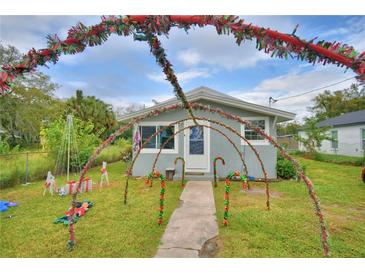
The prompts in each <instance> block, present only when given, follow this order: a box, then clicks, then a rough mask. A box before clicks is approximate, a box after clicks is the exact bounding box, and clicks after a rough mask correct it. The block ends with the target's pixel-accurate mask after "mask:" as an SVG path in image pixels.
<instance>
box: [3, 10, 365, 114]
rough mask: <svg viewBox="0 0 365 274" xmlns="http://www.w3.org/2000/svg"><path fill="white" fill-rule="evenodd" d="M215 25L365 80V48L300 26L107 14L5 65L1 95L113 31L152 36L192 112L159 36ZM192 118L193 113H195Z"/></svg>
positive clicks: (270, 49)
mask: <svg viewBox="0 0 365 274" xmlns="http://www.w3.org/2000/svg"><path fill="white" fill-rule="evenodd" d="M207 25H211V26H214V27H215V28H216V31H217V33H218V34H227V35H229V34H230V33H232V34H233V35H234V37H235V39H236V43H237V44H238V45H240V44H241V43H242V42H244V41H246V40H254V39H255V40H256V48H257V49H258V50H263V51H264V52H265V53H268V54H270V55H271V56H272V57H277V58H285V59H287V58H288V57H292V58H296V59H298V60H302V61H307V62H309V63H312V64H316V63H322V64H323V65H326V64H335V65H338V66H345V67H347V68H350V69H352V70H353V71H354V72H355V73H357V74H358V79H359V80H360V81H365V52H363V53H359V52H357V51H356V50H355V49H354V48H353V47H352V46H349V45H347V44H341V43H339V42H327V41H324V40H319V41H318V42H315V40H318V39H317V37H315V38H313V39H311V40H310V41H306V40H304V39H300V38H299V37H298V36H297V35H296V34H295V32H296V29H297V28H296V29H295V30H294V31H293V32H292V33H291V34H284V33H280V32H277V31H273V30H270V29H266V28H262V27H258V26H254V25H252V24H246V23H244V20H243V19H239V18H238V16H233V15H229V16H222V15H216V16H211V15H207V16H144V15H134V16H119V17H116V16H109V17H102V22H101V23H99V24H97V25H94V26H90V27H88V26H85V25H84V24H82V23H78V24H77V25H76V26H74V27H72V28H71V29H70V30H69V31H68V36H67V38H66V39H65V40H60V39H59V38H58V36H57V35H53V36H51V35H49V36H48V47H47V48H45V49H40V50H35V49H31V50H30V51H29V52H28V53H27V55H26V56H25V57H24V59H23V61H22V62H21V63H19V64H16V65H14V66H11V65H6V64H4V65H2V67H1V70H0V94H5V93H6V92H9V90H10V89H11V86H12V84H13V82H14V80H15V78H17V77H19V76H21V75H24V74H25V73H29V72H32V71H34V70H35V69H36V68H37V66H39V65H40V66H46V65H47V63H54V64H55V63H57V62H58V60H59V57H60V56H61V54H76V53H80V52H82V51H84V50H85V48H86V47H87V46H90V47H92V46H96V45H101V44H102V43H104V42H105V41H106V40H107V39H108V38H109V36H110V35H111V34H114V33H115V34H117V35H120V36H128V35H133V38H134V39H135V40H138V41H147V42H148V43H149V45H150V47H151V52H152V54H154V55H155V57H156V61H157V62H158V63H159V64H160V66H161V67H162V68H163V69H164V72H165V74H166V76H167V79H168V80H169V81H170V82H171V83H172V84H173V86H174V88H175V92H176V94H177V96H178V97H179V98H180V99H181V100H182V102H183V105H184V107H185V108H186V109H188V111H189V113H190V115H192V111H191V108H190V106H189V103H188V102H187V101H186V98H185V95H184V93H183V92H182V90H181V88H180V89H179V88H178V85H176V84H177V81H176V83H174V82H175V77H174V74H173V71H172V68H171V67H172V66H171V64H170V63H169V62H168V61H167V59H166V56H165V55H164V52H161V49H162V48H161V47H160V43H159V41H158V40H157V39H156V38H157V36H156V35H161V34H165V35H168V33H169V31H170V29H171V28H172V27H178V28H183V29H185V30H186V31H187V30H189V29H190V28H191V27H192V26H199V27H204V26H207ZM191 118H193V117H191Z"/></svg>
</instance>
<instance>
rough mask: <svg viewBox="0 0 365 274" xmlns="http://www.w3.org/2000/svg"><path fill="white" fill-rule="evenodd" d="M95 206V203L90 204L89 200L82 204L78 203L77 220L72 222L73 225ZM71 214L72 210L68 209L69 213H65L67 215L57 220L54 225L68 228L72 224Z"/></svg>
mask: <svg viewBox="0 0 365 274" xmlns="http://www.w3.org/2000/svg"><path fill="white" fill-rule="evenodd" d="M93 205H94V203H92V202H90V201H89V200H84V201H82V202H77V203H76V209H75V218H74V219H73V220H72V221H71V222H72V223H74V224H75V223H76V222H77V221H78V220H79V219H80V218H81V217H82V216H84V215H85V213H86V212H87V211H88V210H89V209H90V208H91V207H92V206H93ZM70 214H71V208H69V209H68V211H66V212H65V215H63V216H62V217H59V218H56V219H55V220H54V221H53V223H54V224H64V225H65V226H68V225H69V224H70V222H69V216H70Z"/></svg>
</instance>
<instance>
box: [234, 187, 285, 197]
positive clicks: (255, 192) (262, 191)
mask: <svg viewBox="0 0 365 274" xmlns="http://www.w3.org/2000/svg"><path fill="white" fill-rule="evenodd" d="M241 191H242V192H246V193H247V194H252V195H266V189H263V188H252V187H251V189H249V190H245V191H244V190H241ZM270 196H272V197H281V196H282V193H280V192H277V191H272V190H270Z"/></svg>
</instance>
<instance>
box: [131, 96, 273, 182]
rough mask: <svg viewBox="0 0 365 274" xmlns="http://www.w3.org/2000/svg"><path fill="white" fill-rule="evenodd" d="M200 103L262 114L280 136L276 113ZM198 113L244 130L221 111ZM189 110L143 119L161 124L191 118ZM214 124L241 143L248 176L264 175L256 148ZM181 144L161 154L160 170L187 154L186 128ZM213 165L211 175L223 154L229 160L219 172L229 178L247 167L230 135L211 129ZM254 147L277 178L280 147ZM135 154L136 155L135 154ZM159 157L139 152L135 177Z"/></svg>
mask: <svg viewBox="0 0 365 274" xmlns="http://www.w3.org/2000/svg"><path fill="white" fill-rule="evenodd" d="M196 102H198V103H202V104H205V105H210V106H211V107H215V108H220V109H222V110H224V111H226V112H229V113H232V114H235V115H238V116H240V117H243V118H246V117H260V118H261V117H262V118H264V117H265V118H266V119H267V120H268V131H267V133H269V134H270V135H271V136H273V137H274V138H275V137H276V126H275V116H274V115H272V116H270V115H265V114H262V113H258V112H254V111H248V110H243V109H240V108H236V107H231V106H226V105H222V104H218V103H216V102H211V101H208V100H204V99H203V100H198V101H196ZM194 113H195V115H196V116H197V117H206V118H210V119H212V120H217V121H220V122H223V123H225V124H226V125H228V126H231V127H232V128H235V129H236V130H237V131H238V132H240V133H241V125H240V124H239V123H237V122H235V121H232V120H228V119H225V118H223V117H221V116H219V115H218V114H212V113H207V112H204V111H194ZM187 117H188V116H187V112H186V111H185V110H177V111H172V112H168V113H163V114H161V115H160V116H158V117H153V118H151V119H146V120H145V121H143V122H148V123H151V124H154V122H156V124H158V122H173V121H178V120H181V119H183V118H187ZM137 126H138V125H135V127H134V130H133V136H134V133H135V131H136V129H137ZM210 126H212V127H216V128H218V129H219V130H221V131H222V132H224V133H225V134H226V135H227V136H229V137H230V138H231V140H232V141H233V142H234V143H235V144H236V145H237V147H238V148H239V149H240V151H241V153H242V154H243V158H244V160H245V162H246V164H247V167H248V175H251V176H254V177H256V178H263V177H264V176H263V172H262V169H261V166H260V164H259V162H258V160H257V158H256V156H255V154H254V152H253V151H252V149H251V148H250V147H249V146H248V145H247V144H243V143H242V142H241V140H240V138H239V137H238V136H237V135H236V134H234V133H232V132H231V131H229V130H227V129H225V128H223V127H221V126H218V125H216V124H212V123H211V124H210ZM183 127H184V126H183V124H179V125H178V129H181V128H183ZM177 138H178V144H177V148H178V149H177V152H176V153H168V154H167V153H161V155H160V157H159V160H158V163H157V170H159V171H160V172H163V173H165V170H166V168H172V167H174V160H175V158H176V157H179V156H180V157H184V149H185V147H186V146H185V142H184V131H183V132H181V133H179V134H178V137H177ZM209 144H210V147H209V166H208V170H207V171H206V172H204V175H205V176H208V177H211V176H212V175H213V160H214V158H215V157H218V156H220V157H223V158H224V160H225V161H226V165H225V166H222V164H221V163H220V162H219V164H218V165H217V172H218V175H219V176H220V177H225V176H226V175H227V174H228V173H229V172H230V171H232V170H239V171H241V172H243V171H244V167H243V165H242V161H241V159H240V157H239V155H238V154H237V152H236V150H235V149H234V147H233V146H232V144H231V143H229V142H228V141H227V140H226V138H225V137H224V136H222V135H220V134H219V133H218V132H215V131H214V130H210V136H209ZM254 147H255V148H256V149H257V151H258V152H259V155H260V157H261V159H262V161H263V163H264V166H265V169H266V172H267V174H268V177H269V178H271V179H275V178H276V149H275V148H274V147H273V146H272V145H271V144H269V143H267V144H260V145H254ZM134 156H135V155H133V157H134ZM155 157H156V153H141V154H140V155H139V158H138V159H137V161H136V163H135V165H134V169H133V173H132V175H133V176H145V175H147V174H148V173H149V172H151V169H152V164H153V161H154V159H155ZM180 176H181V163H178V165H177V166H176V174H175V177H180Z"/></svg>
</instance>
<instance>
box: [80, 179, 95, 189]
mask: <svg viewBox="0 0 365 274" xmlns="http://www.w3.org/2000/svg"><path fill="white" fill-rule="evenodd" d="M92 189H93V181H92V180H91V179H90V178H89V177H87V176H86V177H85V178H84V180H83V181H82V184H81V189H80V190H81V192H91V191H92Z"/></svg>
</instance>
